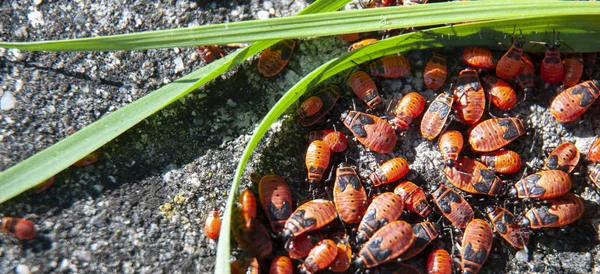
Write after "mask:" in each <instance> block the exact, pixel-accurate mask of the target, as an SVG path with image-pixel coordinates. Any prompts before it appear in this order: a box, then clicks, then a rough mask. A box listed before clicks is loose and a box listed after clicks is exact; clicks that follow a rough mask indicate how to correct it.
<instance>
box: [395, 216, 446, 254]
mask: <svg viewBox="0 0 600 274" xmlns="http://www.w3.org/2000/svg"><path fill="white" fill-rule="evenodd" d="M412 229H413V233H414V234H415V241H414V242H413V244H412V245H411V246H410V248H408V250H406V251H405V252H404V253H402V255H400V259H402V260H403V261H405V260H408V259H410V258H412V257H414V256H416V255H417V254H419V253H421V251H423V249H425V247H427V245H428V244H429V243H431V242H432V241H433V240H434V239H435V238H437V236H438V232H437V229H436V228H435V227H434V226H433V224H432V223H431V222H427V221H425V222H420V223H417V224H415V225H413V227H412Z"/></svg>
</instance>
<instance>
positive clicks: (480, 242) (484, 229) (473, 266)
mask: <svg viewBox="0 0 600 274" xmlns="http://www.w3.org/2000/svg"><path fill="white" fill-rule="evenodd" d="M493 239H494V232H493V231H492V228H491V227H490V225H489V224H488V223H487V222H486V221H484V220H481V219H474V220H473V221H471V222H470V223H469V225H467V228H466V229H465V234H464V235H463V241H462V252H461V253H462V254H461V255H462V258H461V260H460V268H461V269H462V270H463V273H477V272H479V269H481V266H483V264H484V263H485V260H486V259H487V256H488V255H489V254H490V250H491V249H492V240H493Z"/></svg>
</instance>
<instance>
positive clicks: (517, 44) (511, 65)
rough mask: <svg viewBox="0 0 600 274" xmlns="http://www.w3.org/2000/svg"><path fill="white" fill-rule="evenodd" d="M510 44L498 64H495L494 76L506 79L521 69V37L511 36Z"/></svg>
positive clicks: (522, 42)
mask: <svg viewBox="0 0 600 274" xmlns="http://www.w3.org/2000/svg"><path fill="white" fill-rule="evenodd" d="M511 40H512V46H510V49H508V51H507V52H506V53H505V54H504V55H503V56H502V58H500V60H499V61H498V65H497V66H496V76H498V78H500V79H504V80H508V79H510V78H513V77H515V76H517V75H518V74H519V72H520V71H521V69H522V67H521V56H522V55H523V44H524V41H523V37H522V36H520V37H519V38H518V39H515V38H514V36H513V37H512V38H511Z"/></svg>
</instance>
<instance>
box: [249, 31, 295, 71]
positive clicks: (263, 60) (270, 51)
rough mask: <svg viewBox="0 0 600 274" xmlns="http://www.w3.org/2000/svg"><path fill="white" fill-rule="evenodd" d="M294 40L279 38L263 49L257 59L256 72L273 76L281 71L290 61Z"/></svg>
mask: <svg viewBox="0 0 600 274" xmlns="http://www.w3.org/2000/svg"><path fill="white" fill-rule="evenodd" d="M295 47H296V41H294V40H281V41H279V42H277V43H276V44H274V45H272V46H270V47H269V48H267V49H265V50H264V51H263V52H262V53H261V54H260V59H258V72H260V73H262V75H264V76H265V77H273V76H275V75H277V73H279V72H281V71H282V70H283V68H284V67H285V66H286V65H287V64H288V62H289V61H290V57H292V53H293V52H294V48H295Z"/></svg>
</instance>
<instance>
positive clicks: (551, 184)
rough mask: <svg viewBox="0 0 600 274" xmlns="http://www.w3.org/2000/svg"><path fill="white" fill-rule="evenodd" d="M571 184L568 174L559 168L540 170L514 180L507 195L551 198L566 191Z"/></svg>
mask: <svg viewBox="0 0 600 274" xmlns="http://www.w3.org/2000/svg"><path fill="white" fill-rule="evenodd" d="M571 185H572V184H571V179H570V178H569V174H567V173H565V172H563V171H560V170H542V171H540V172H538V173H536V174H532V175H529V176H527V177H525V178H523V179H521V180H519V181H518V182H516V183H515V185H514V186H513V187H511V189H510V191H509V195H510V196H511V197H515V196H517V197H519V198H539V199H552V198H556V197H558V196H561V195H563V194H565V193H567V192H568V191H569V189H571Z"/></svg>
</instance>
